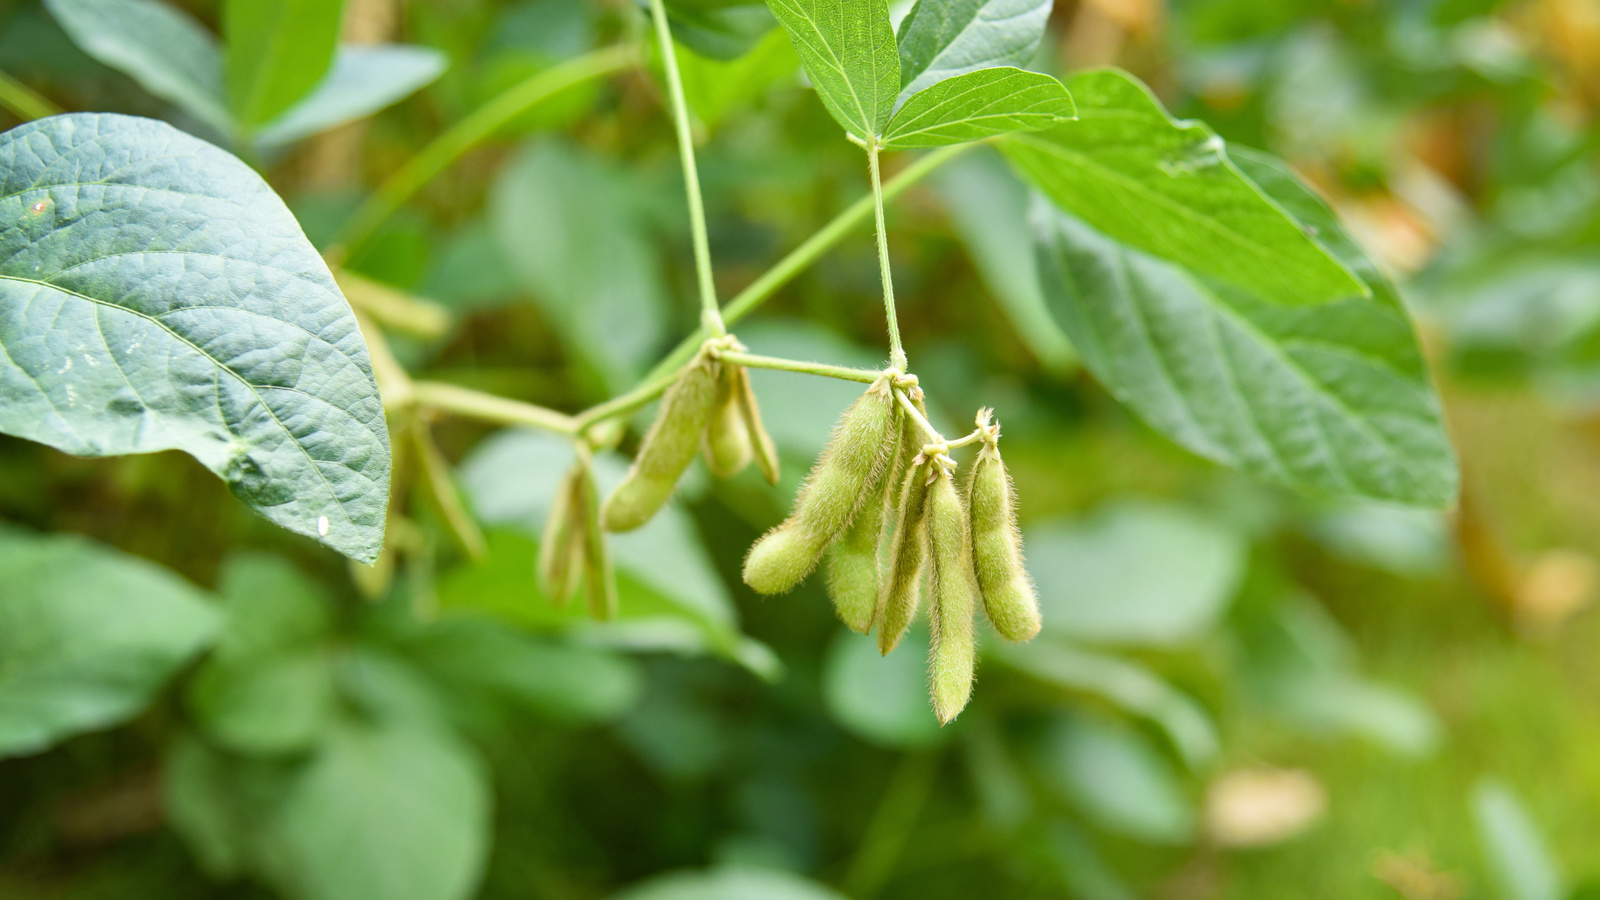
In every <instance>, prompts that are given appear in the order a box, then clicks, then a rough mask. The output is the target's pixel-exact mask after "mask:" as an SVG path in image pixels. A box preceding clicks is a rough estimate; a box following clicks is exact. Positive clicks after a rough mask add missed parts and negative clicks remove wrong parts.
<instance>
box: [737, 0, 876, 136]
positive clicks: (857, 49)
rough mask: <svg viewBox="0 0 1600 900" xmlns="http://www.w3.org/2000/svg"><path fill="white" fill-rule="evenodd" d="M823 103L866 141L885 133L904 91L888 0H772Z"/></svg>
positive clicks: (780, 20) (845, 128) (769, 1)
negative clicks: (897, 98)
mask: <svg viewBox="0 0 1600 900" xmlns="http://www.w3.org/2000/svg"><path fill="white" fill-rule="evenodd" d="M767 5H768V6H770V7H772V14H773V15H775V16H777V18H778V23H779V24H780V25H782V26H783V28H784V30H785V31H787V32H789V39H790V40H791V41H793V42H794V49H795V52H796V53H798V54H799V55H800V62H801V64H802V65H804V66H805V69H806V74H807V75H809V76H810V77H811V85H812V87H814V88H816V90H817V95H818V96H819V97H821V98H822V103H823V105H824V106H826V107H827V108H828V112H830V113H832V114H833V118H834V119H835V120H836V121H837V122H838V123H839V124H840V125H842V126H844V130H845V131H847V132H849V133H850V134H853V135H855V136H856V137H858V138H860V139H862V140H871V139H872V138H875V137H877V136H878V135H879V134H882V133H883V126H884V125H885V124H887V123H888V121H889V114H890V113H891V112H893V111H894V102H895V95H896V94H898V93H899V91H900V57H899V54H898V53H897V52H896V50H895V43H894V29H893V28H892V27H891V26H890V25H889V5H888V3H887V0H767Z"/></svg>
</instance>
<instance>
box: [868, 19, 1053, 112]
mask: <svg viewBox="0 0 1600 900" xmlns="http://www.w3.org/2000/svg"><path fill="white" fill-rule="evenodd" d="M1052 5H1053V0H918V3H917V4H916V5H915V6H913V7H912V8H911V12H910V13H909V14H907V15H906V17H905V19H904V20H903V21H901V23H900V36H899V41H898V43H899V52H900V79H901V82H902V84H903V88H902V90H901V91H900V100H901V101H902V102H903V101H905V100H906V99H907V98H909V97H911V96H912V95H913V94H915V93H917V92H918V91H921V90H923V89H924V88H927V87H929V86H931V85H934V84H937V83H939V82H941V81H944V80H945V79H947V78H954V77H956V76H958V75H965V74H967V73H969V72H976V71H979V70H981V69H987V68H991V67H994V66H1017V67H1022V66H1026V65H1028V63H1030V62H1032V61H1033V55H1034V53H1035V52H1036V51H1037V50H1038V49H1039V42H1040V41H1041V40H1043V38H1044V27H1045V23H1046V22H1048V21H1049V20H1050V9H1051V6H1052Z"/></svg>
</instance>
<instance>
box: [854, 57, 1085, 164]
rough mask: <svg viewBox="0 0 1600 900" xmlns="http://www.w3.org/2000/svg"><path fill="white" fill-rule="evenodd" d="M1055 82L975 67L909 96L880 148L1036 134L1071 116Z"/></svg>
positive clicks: (1006, 70)
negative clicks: (972, 70)
mask: <svg viewBox="0 0 1600 900" xmlns="http://www.w3.org/2000/svg"><path fill="white" fill-rule="evenodd" d="M1073 114H1074V107H1073V105H1072V96H1071V95H1070V94H1068V93H1067V89H1066V88H1064V87H1062V86H1061V82H1059V81H1057V80H1055V79H1054V78H1051V77H1050V76H1049V75H1040V74H1039V73H1038V72H1024V71H1023V70H1021V69H1015V68H995V69H981V70H979V71H976V72H968V73H966V74H965V75H957V76H955V77H953V78H948V79H945V80H944V81H941V82H938V83H937V84H934V85H931V86H929V87H927V88H924V89H923V90H922V91H920V92H918V93H916V94H914V95H912V97H911V98H910V99H909V100H907V101H906V102H905V105H904V106H902V107H900V110H899V111H898V112H896V113H895V114H894V118H893V119H890V120H889V126H888V128H887V129H886V130H885V131H884V134H883V146H884V147H886V148H888V149H891V150H900V149H904V148H908V147H941V146H944V145H946V144H960V143H965V142H967V141H980V140H983V139H984V138H987V137H993V136H994V135H997V134H1005V133H1007V132H1013V131H1038V130H1040V129H1044V128H1049V127H1051V126H1053V125H1055V124H1057V123H1059V122H1061V121H1062V120H1064V119H1070V118H1072V116H1073Z"/></svg>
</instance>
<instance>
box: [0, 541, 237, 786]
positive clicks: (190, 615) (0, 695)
mask: <svg viewBox="0 0 1600 900" xmlns="http://www.w3.org/2000/svg"><path fill="white" fill-rule="evenodd" d="M0 584H4V585H5V586H6V587H5V589H4V594H5V599H4V602H0V757H4V756H14V755H17V754H23V753H33V752H36V751H39V750H43V749H44V748H46V747H48V746H50V745H51V744H53V743H55V742H57V741H60V740H62V739H64V738H67V737H71V736H72V735H75V734H79V733H81V732H85V731H92V730H95V729H100V728H107V727H110V726H112V725H116V724H119V723H121V722H123V721H125V720H127V719H129V718H131V717H133V716H134V715H135V714H137V713H138V712H139V711H140V710H141V709H143V708H144V707H145V705H146V704H148V703H149V702H150V701H151V699H152V698H153V697H154V696H155V694H156V691H158V690H159V689H160V688H161V685H162V684H163V683H164V682H165V681H166V680H167V679H168V678H169V677H171V676H172V674H173V673H174V672H176V671H177V670H178V668H179V667H181V666H182V665H183V664H184V663H186V662H187V661H188V660H189V659H191V658H192V657H193V656H194V655H195V654H196V653H198V652H199V651H200V650H201V648H203V647H204V646H206V644H208V643H209V642H210V640H211V638H212V636H213V634H214V633H215V632H216V626H217V618H216V614H215V613H214V612H213V611H212V609H211V607H210V605H209V604H208V603H207V602H206V601H205V596H204V595H203V594H202V593H201V592H200V591H199V590H197V589H195V588H194V587H191V586H190V585H189V584H188V583H187V582H185V581H183V580H182V579H180V578H178V577H177V576H176V575H174V574H172V573H171V572H168V571H166V570H165V569H162V568H160V567H158V566H155V565H152V564H150V563H148V562H145V561H144V560H141V559H136V558H134V557H131V556H125V555H123V554H122V553H119V552H117V551H115V550H112V549H110V548H108V547H102V546H100V545H97V544H92V543H90V542H88V541H85V540H83V539H81V538H76V537H39V536H35V535H32V534H28V533H26V532H22V531H16V530H11V529H0Z"/></svg>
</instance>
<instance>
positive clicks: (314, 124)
mask: <svg viewBox="0 0 1600 900" xmlns="http://www.w3.org/2000/svg"><path fill="white" fill-rule="evenodd" d="M446 62H447V61H446V59H445V56H444V54H442V53H440V52H439V51H437V50H433V49H431V48H428V47H411V46H406V45H398V44H396V45H379V46H370V47H369V46H348V47H340V48H339V53H338V55H337V56H335V57H334V59H333V68H332V69H330V70H329V72H328V76H327V77H326V78H324V79H322V82H321V83H320V84H318V85H317V87H316V90H314V91H312V92H311V95H310V96H308V97H306V98H305V99H303V100H301V101H300V102H299V103H296V104H295V105H294V106H292V107H290V108H289V109H288V110H287V111H286V112H284V114H283V115H281V116H279V117H278V118H276V119H274V120H272V121H270V122H268V123H266V124H265V125H262V126H261V129H260V130H259V131H258V132H256V135H255V139H256V145H257V146H258V147H263V148H266V147H281V146H283V145H285V144H292V143H294V142H295V141H298V140H301V139H303V138H307V137H310V136H311V135H313V134H316V133H317V132H320V131H326V130H327V129H329V128H332V127H334V126H336V125H343V124H344V123H346V122H350V121H353V120H355V119H359V118H362V117H363V116H369V115H371V114H373V113H375V112H377V111H378V110H381V109H383V108H384V107H387V106H389V105H391V104H393V103H397V102H399V101H400V100H402V99H404V98H405V97H408V96H410V95H411V94H413V93H415V92H416V91H418V90H420V89H421V88H423V87H425V86H427V85H429V84H431V83H433V81H434V80H435V79H437V78H438V77H439V76H440V75H441V74H442V73H443V72H444V69H445V65H446Z"/></svg>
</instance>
